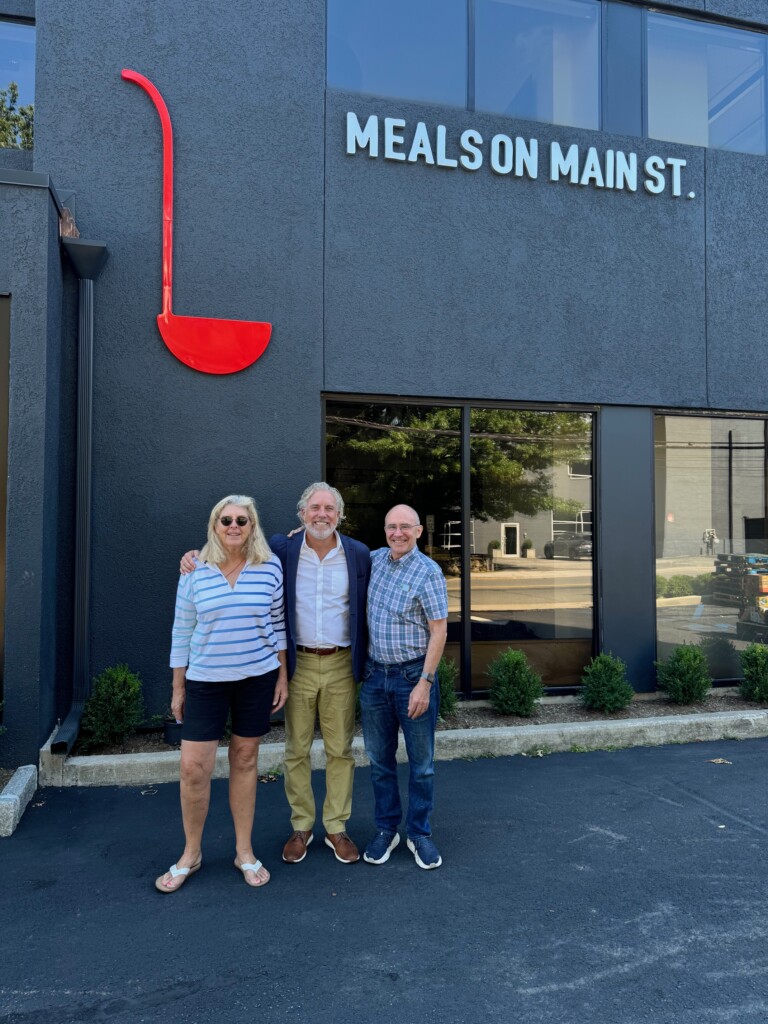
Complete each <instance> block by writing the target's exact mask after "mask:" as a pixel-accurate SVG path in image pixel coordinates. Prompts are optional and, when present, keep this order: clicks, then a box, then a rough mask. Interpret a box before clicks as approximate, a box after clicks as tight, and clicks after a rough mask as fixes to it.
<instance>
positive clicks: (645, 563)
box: [596, 406, 656, 691]
mask: <svg viewBox="0 0 768 1024" xmlns="http://www.w3.org/2000/svg"><path fill="white" fill-rule="evenodd" d="M597 430H598V434H597V438H596V450H597V457H598V460H597V465H598V474H597V478H596V479H597V523H598V532H597V568H598V572H599V579H598V587H597V597H598V606H597V612H598V624H599V635H598V640H599V649H600V650H601V651H606V652H608V653H610V654H614V655H615V656H616V657H619V658H621V659H622V660H623V661H624V662H625V663H626V665H627V677H628V679H629V681H630V682H631V683H632V685H633V686H634V688H635V689H636V690H638V691H644V690H654V689H655V688H656V675H655V672H654V670H653V660H654V658H655V656H656V594H655V589H654V582H655V571H654V566H655V562H654V558H653V551H654V519H653V470H654V462H653V411H652V410H650V409H637V408H627V407H619V406H616V407H608V408H605V409H603V410H602V411H601V413H600V416H599V417H598V420H597Z"/></svg>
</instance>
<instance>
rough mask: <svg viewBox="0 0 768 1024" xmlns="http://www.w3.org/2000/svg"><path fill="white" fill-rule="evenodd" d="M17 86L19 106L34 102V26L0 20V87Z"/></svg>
mask: <svg viewBox="0 0 768 1024" xmlns="http://www.w3.org/2000/svg"><path fill="white" fill-rule="evenodd" d="M9 82H16V84H17V85H18V87H19V106H22V107H23V106H24V105H25V104H27V103H34V102H35V27H34V25H22V24H20V23H19V22H13V21H0V89H7V88H8V83H9Z"/></svg>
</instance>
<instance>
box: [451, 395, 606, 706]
mask: <svg viewBox="0 0 768 1024" xmlns="http://www.w3.org/2000/svg"><path fill="white" fill-rule="evenodd" d="M470 422H471V434H470V445H471V469H470V472H471V499H470V505H471V508H470V515H471V523H472V529H471V538H472V553H473V557H472V577H471V616H472V631H471V635H472V686H473V688H474V689H484V688H486V687H487V686H488V677H487V675H486V671H487V667H488V663H489V662H490V661H491V660H492V659H493V658H495V657H496V656H497V655H498V654H499V653H500V651H502V650H505V649H506V648H508V647H514V648H517V649H519V650H522V651H524V652H525V654H526V656H527V657H528V659H529V660H530V661H531V663H532V664H533V665H534V667H535V668H536V669H537V671H538V672H539V673H540V674H541V676H542V679H543V681H544V684H545V685H546V686H566V685H573V684H576V683H578V682H579V681H580V675H581V670H582V668H583V667H584V665H585V664H586V663H587V662H588V661H589V659H590V657H591V655H592V632H593V597H592V461H591V460H592V417H591V416H590V415H585V414H581V413H575V412H544V411H528V410H510V409H473V410H472V412H471V421H470ZM542 641H545V642H544V643H542Z"/></svg>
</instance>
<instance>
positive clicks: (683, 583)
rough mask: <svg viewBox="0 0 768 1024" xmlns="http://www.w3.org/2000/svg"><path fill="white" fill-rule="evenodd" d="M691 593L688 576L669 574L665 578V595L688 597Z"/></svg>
mask: <svg viewBox="0 0 768 1024" xmlns="http://www.w3.org/2000/svg"><path fill="white" fill-rule="evenodd" d="M692 593H693V580H692V579H691V577H690V576H670V577H669V579H668V580H667V592H666V597H689V596H690V595H691V594H692Z"/></svg>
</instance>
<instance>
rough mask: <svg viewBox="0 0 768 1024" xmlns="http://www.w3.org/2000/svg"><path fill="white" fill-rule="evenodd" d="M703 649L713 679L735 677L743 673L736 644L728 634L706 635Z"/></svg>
mask: <svg viewBox="0 0 768 1024" xmlns="http://www.w3.org/2000/svg"><path fill="white" fill-rule="evenodd" d="M701 650H702V653H703V654H704V657H705V658H706V659H707V666H708V668H709V674H710V676H711V677H712V678H713V679H733V678H735V677H736V676H739V675H741V671H740V668H739V656H738V652H737V651H736V645H735V644H734V642H733V641H732V640H729V639H728V637H727V636H708V637H705V638H704V639H703V640H702V641H701Z"/></svg>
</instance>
